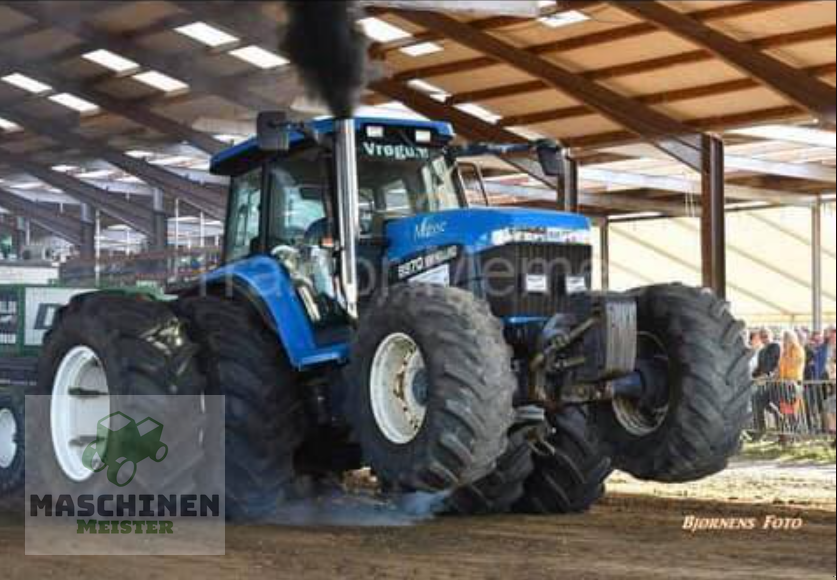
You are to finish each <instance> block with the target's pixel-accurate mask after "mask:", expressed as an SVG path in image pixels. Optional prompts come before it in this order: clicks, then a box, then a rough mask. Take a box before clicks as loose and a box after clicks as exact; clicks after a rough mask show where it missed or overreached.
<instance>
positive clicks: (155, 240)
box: [150, 187, 169, 250]
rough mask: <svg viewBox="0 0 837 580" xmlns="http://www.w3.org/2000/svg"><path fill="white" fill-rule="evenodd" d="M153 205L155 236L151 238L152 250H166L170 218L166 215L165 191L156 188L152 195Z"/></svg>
mask: <svg viewBox="0 0 837 580" xmlns="http://www.w3.org/2000/svg"><path fill="white" fill-rule="evenodd" d="M152 203H153V210H154V216H153V230H154V231H153V235H152V236H151V238H152V239H151V240H150V241H151V244H150V245H151V249H152V250H165V249H166V247H167V246H168V242H169V216H168V215H166V208H165V205H164V203H163V191H162V190H161V189H160V188H156V187H155V188H154V192H153V195H152Z"/></svg>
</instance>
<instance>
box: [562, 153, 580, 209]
mask: <svg viewBox="0 0 837 580" xmlns="http://www.w3.org/2000/svg"><path fill="white" fill-rule="evenodd" d="M560 184H561V189H562V199H563V207H562V208H561V209H563V210H564V211H566V212H569V213H578V212H579V202H578V200H579V196H578V162H577V161H576V160H575V159H573V158H572V157H570V156H569V154H568V153H567V152H566V151H563V152H562V153H561V179H560Z"/></svg>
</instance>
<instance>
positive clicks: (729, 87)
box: [450, 63, 837, 127]
mask: <svg viewBox="0 0 837 580" xmlns="http://www.w3.org/2000/svg"><path fill="white" fill-rule="evenodd" d="M804 71H805V72H806V73H807V74H810V75H812V76H815V77H818V76H826V75H830V74H834V73H835V71H837V64H834V63H832V64H825V65H818V66H813V67H808V68H806V69H804ZM759 86H760V85H759V83H758V82H756V81H754V80H753V79H750V78H745V79H736V80H733V81H722V82H718V83H712V84H709V85H698V86H694V87H687V88H684V89H676V90H671V91H664V92H654V93H648V94H644V95H641V96H637V97H632V98H634V99H636V100H637V101H639V102H640V103H642V104H644V105H649V106H653V105H668V104H671V103H677V102H681V101H689V100H692V99H699V98H704V97H714V96H718V95H723V94H728V93H736V92H739V91H746V90H749V89H753V88H757V87H759ZM450 102H451V103H453V101H450ZM593 113H594V111H593V110H591V109H590V107H586V106H584V105H574V106H570V107H562V108H560V109H549V110H545V111H535V112H533V113H523V114H521V115H513V116H508V117H504V118H503V119H502V120H501V121H500V122H499V124H500V125H502V126H503V127H518V126H526V125H536V124H539V123H548V122H551V121H561V120H566V119H573V118H577V117H583V116H585V115H590V114H593Z"/></svg>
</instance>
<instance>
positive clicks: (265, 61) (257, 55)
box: [229, 45, 289, 70]
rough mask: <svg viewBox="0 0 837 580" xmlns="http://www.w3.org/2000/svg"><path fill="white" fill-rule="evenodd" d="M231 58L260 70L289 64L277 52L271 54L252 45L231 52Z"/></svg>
mask: <svg viewBox="0 0 837 580" xmlns="http://www.w3.org/2000/svg"><path fill="white" fill-rule="evenodd" d="M229 54H230V55H231V56H234V57H235V58H237V59H239V60H243V61H244V62H247V63H250V64H252V65H253V66H255V67H257V68H260V69H265V70H266V69H270V68H276V67H279V66H284V65H286V64H288V62H289V61H288V59H286V58H283V57H281V56H279V55H278V54H276V53H275V52H270V51H269V50H265V49H263V48H261V47H259V46H255V45H251V46H245V47H242V48H237V49H235V50H231V51H230V52H229Z"/></svg>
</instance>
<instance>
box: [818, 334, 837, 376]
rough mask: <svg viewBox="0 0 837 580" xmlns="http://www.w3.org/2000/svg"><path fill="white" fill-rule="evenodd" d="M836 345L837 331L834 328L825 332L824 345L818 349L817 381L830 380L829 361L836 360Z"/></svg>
mask: <svg viewBox="0 0 837 580" xmlns="http://www.w3.org/2000/svg"><path fill="white" fill-rule="evenodd" d="M835 343H837V332H835V329H834V328H833V327H832V328H829V329H828V330H827V331H826V332H825V338H824V340H823V344H822V346H820V347H819V348H818V349H817V355H816V357H817V361H816V365H815V366H816V368H815V371H814V374H815V375H816V377H815V380H817V381H826V380H829V379H828V364H829V361H832V360H834V351H835Z"/></svg>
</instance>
